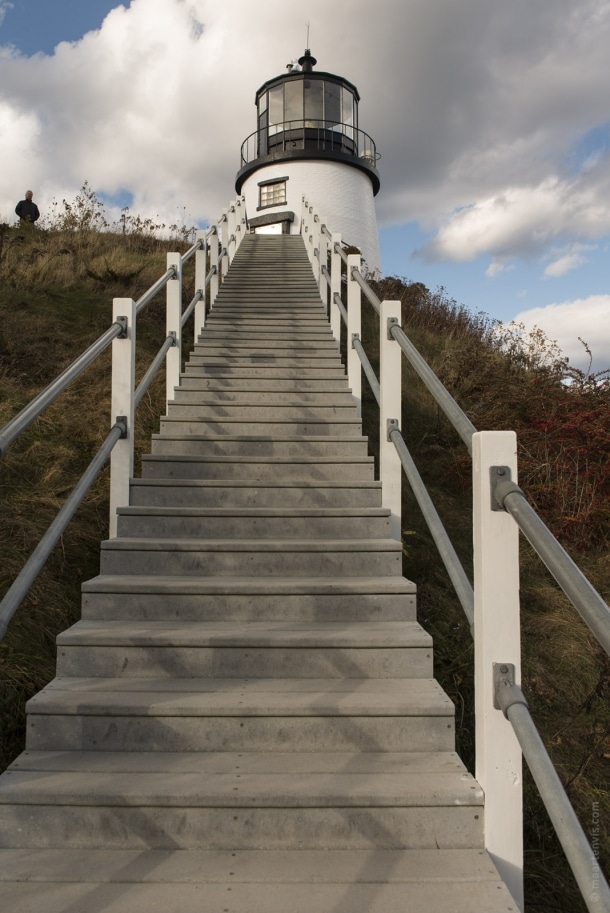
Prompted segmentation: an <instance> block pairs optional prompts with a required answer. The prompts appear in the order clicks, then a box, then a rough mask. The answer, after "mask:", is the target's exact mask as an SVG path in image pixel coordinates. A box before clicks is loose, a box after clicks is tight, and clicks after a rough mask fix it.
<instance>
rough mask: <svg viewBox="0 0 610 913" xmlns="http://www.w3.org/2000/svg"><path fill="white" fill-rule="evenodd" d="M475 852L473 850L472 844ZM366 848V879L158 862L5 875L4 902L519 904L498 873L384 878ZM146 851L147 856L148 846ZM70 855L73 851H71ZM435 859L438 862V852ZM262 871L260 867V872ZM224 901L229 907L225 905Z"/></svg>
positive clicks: (308, 907) (244, 909) (27, 910)
mask: <svg viewBox="0 0 610 913" xmlns="http://www.w3.org/2000/svg"><path fill="white" fill-rule="evenodd" d="M122 852H125V851H122ZM151 852H154V851H151ZM200 852H201V851H200V850H198V851H197V853H200ZM472 852H473V854H474V853H475V852H477V851H472ZM144 853H145V851H144V850H142V851H138V852H137V856H138V857H141V856H142V855H144ZM369 853H370V855H371V856H374V858H375V859H377V858H378V857H379V870H377V869H376V868H375V866H374V864H373V863H371V864H369V866H368V872H369V873H370V878H371V879H372V880H371V882H370V883H369V882H366V883H360V882H356V883H349V884H348V883H347V882H340V883H338V884H337V883H324V884H319V883H315V882H314V883H312V882H311V881H310V880H309V878H308V873H307V871H305V873H304V874H303V877H302V879H301V880H299V879H297V877H296V876H294V880H293V881H291V882H289V883H279V884H278V883H275V882H274V883H271V884H269V883H267V882H264V883H263V882H254V883H250V882H247V883H245V884H240V883H239V882H238V881H237V879H235V878H234V877H231V878H229V879H228V880H227V882H226V883H225V882H223V883H218V882H212V883H209V882H207V881H205V874H204V872H205V870H202V880H203V883H193V881H192V880H191V879H190V878H189V877H188V876H186V878H187V880H186V881H185V882H179V883H178V884H176V883H175V882H170V883H169V884H168V883H166V882H165V881H164V878H165V875H164V872H165V869H162V870H161V871H162V873H163V874H162V875H161V876H160V878H161V879H163V883H156V882H154V881H153V882H152V883H150V882H146V881H143V883H127V884H106V883H102V884H98V883H97V882H93V883H87V882H85V883H69V884H60V883H57V882H53V881H50V882H46V883H45V882H36V883H31V882H28V883H27V884H24V883H22V882H18V883H14V882H7V883H6V884H5V885H4V886H3V892H2V896H3V898H6V905H7V909H10V910H15V911H16V910H19V911H20V913H21V911H23V913H36V911H39V910H44V911H45V913H65V911H66V910H79V911H80V910H86V909H89V908H90V906H89V905H90V898H91V896H92V895H93V896H94V897H95V900H96V904H97V909H98V910H104V911H105V913H157V911H158V913H201V910H202V909H206V910H219V911H220V910H225V911H226V910H229V909H230V911H231V913H285V911H287V910H289V911H290V913H311V911H312V910H316V911H331V910H332V911H335V910H336V911H339V910H345V911H349V913H404V911H405V895H408V897H409V909H411V910H425V911H426V913H447V910H451V913H479V911H480V913H507V911H511V910H515V909H517V908H516V907H515V904H514V901H512V898H511V897H510V894H509V893H508V891H507V889H506V888H505V886H504V885H503V884H500V883H496V882H495V881H485V882H483V883H480V882H479V881H478V879H477V880H475V878H474V877H473V879H472V881H470V880H464V881H463V882H461V883H458V884H457V885H455V886H452V885H450V884H449V883H448V881H443V882H441V883H430V882H428V881H425V880H424V881H420V882H416V881H409V882H408V883H403V882H400V881H399V882H397V883H395V882H393V881H390V882H389V883H385V882H383V881H382V872H383V871H384V869H385V865H386V863H385V860H384V856H383V855H382V854H381V853H379V852H375V853H373V851H372V850H370V851H369ZM115 854H116V855H118V851H115ZM160 855H162V856H163V857H164V858H165V859H167V857H168V855H169V856H170V857H171V858H172V859H173V858H175V857H176V856H177V855H178V851H175V850H174V851H167V850H165V851H163V852H162V853H160ZM224 855H225V857H232V856H233V855H235V856H238V855H241V854H238V853H235V854H230V853H228V852H227V853H225V854H224ZM271 855H272V856H273V855H274V854H271ZM125 856H126V867H128V868H130V869H132V868H133V867H132V866H130V865H129V861H128V858H129V857H128V853H126V852H125ZM146 856H147V857H148V853H146ZM333 856H334V852H333V853H328V857H329V859H328V861H329V863H330V862H332V859H333ZM33 858H35V857H33ZM72 858H73V857H72V853H70V854H69V855H68V859H72ZM80 858H81V854H80V852H79V853H78V854H77V855H76V858H75V862H74V865H75V866H76V865H78V860H80ZM0 859H1V857H0ZM149 862H150V864H151V865H154V864H155V862H154V857H151V858H149ZM282 862H283V860H282V859H280V860H279V861H278V866H281V865H282ZM391 864H392V863H389V865H391ZM489 864H491V863H489ZM270 865H272V863H270ZM439 865H442V860H440V859H439ZM85 871H88V870H87V869H85ZM136 871H137V869H136ZM220 871H222V870H221V869H220V870H219V872H220ZM264 874H265V869H264V867H263V868H262V869H261V875H262V876H264ZM86 877H87V878H90V877H93V876H89V875H87V876H86ZM228 892H229V893H228ZM228 897H230V898H231V900H230V901H228V900H227V898H228ZM229 902H230V904H231V906H230V907H229V906H227V904H228V903H229ZM202 905H204V906H202Z"/></svg>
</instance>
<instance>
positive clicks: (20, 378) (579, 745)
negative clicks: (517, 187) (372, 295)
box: [0, 185, 610, 913]
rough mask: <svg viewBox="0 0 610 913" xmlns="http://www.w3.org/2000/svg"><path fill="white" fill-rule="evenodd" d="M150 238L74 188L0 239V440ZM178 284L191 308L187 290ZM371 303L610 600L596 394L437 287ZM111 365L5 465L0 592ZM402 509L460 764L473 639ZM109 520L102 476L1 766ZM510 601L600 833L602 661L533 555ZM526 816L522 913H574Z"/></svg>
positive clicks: (416, 434)
mask: <svg viewBox="0 0 610 913" xmlns="http://www.w3.org/2000/svg"><path fill="white" fill-rule="evenodd" d="M79 200H80V202H79ZM157 228H158V226H154V225H152V224H151V223H143V222H142V221H141V220H139V219H134V218H132V217H131V216H129V214H128V213H127V214H124V218H123V220H122V221H121V222H120V223H119V224H117V225H114V226H108V225H107V223H106V221H105V218H104V215H103V211H102V209H101V207H100V206H99V204H98V203H97V200H96V199H95V195H94V194H92V193H91V192H90V191H89V190H88V188H87V187H86V185H85V187H84V188H83V191H82V192H81V194H80V195H79V197H77V199H76V200H75V201H74V202H73V203H70V204H68V203H66V202H65V201H64V203H63V204H62V205H61V206H58V207H56V211H55V214H54V216H53V217H52V219H50V220H49V221H48V223H47V227H46V228H44V229H43V230H38V229H29V230H28V229H27V228H26V229H25V230H24V229H23V228H21V227H11V226H8V225H2V226H0V426H2V425H4V424H5V423H6V422H7V421H8V420H9V419H10V418H11V417H12V416H13V415H15V414H16V413H17V412H18V411H19V409H20V408H22V407H23V406H24V405H25V404H26V403H27V402H28V401H29V400H30V399H31V398H32V397H33V396H34V395H35V394H36V393H37V392H38V391H39V390H40V389H42V388H43V387H44V386H45V385H46V384H47V383H48V382H49V381H51V380H52V379H53V378H54V377H55V376H56V375H57V374H58V373H59V372H60V371H61V370H63V369H64V368H65V367H66V366H67V365H68V364H69V363H70V362H71V361H72V360H73V358H74V357H76V355H78V354H79V353H80V352H81V351H83V350H84V349H85V348H86V346H87V345H88V344H90V343H91V342H92V341H93V340H94V339H96V338H97V337H98V336H99V335H100V333H101V332H103V331H104V330H105V329H106V328H107V327H108V325H109V324H110V323H111V308H112V298H113V297H114V296H119V297H133V298H137V297H139V295H141V294H142V292H143V291H144V290H145V289H146V288H147V287H148V286H149V285H150V284H152V282H154V281H155V280H156V279H157V278H158V277H159V276H160V275H161V274H162V273H163V272H164V271H165V254H166V252H167V251H168V250H176V249H178V250H180V251H184V250H185V249H186V246H187V244H186V242H187V234H188V233H187V232H186V231H185V230H179V229H177V228H176V226H174V227H173V229H174V235H175V237H174V239H173V240H171V241H161V240H159V239H158V237H157V235H158V231H157ZM100 229H103V230H100ZM109 229H110V230H109ZM185 289H188V290H189V291H191V293H192V281H190V284H189V279H188V278H187V279H186V282H185ZM377 293H378V294H379V296H380V297H385V298H393V299H396V298H400V300H401V302H402V320H403V327H404V329H405V332H406V333H407V334H408V335H409V337H410V338H411V340H412V341H413V342H414V343H415V345H416V346H417V347H418V348H419V350H420V351H421V352H422V354H423V355H424V357H425V358H426V359H427V360H428V362H429V363H430V364H431V365H432V367H433V368H434V370H435V371H436V372H437V374H438V375H439V377H440V378H441V380H442V381H443V383H445V385H446V386H447V387H448V388H449V390H450V391H451V392H452V394H453V395H454V396H455V397H456V399H457V400H458V401H459V402H460V404H461V406H462V408H463V409H464V410H465V411H466V412H467V414H468V415H469V417H470V418H471V420H472V422H473V423H474V425H475V426H476V427H477V428H478V429H481V430H482V429H506V428H509V429H514V430H516V431H517V434H518V439H519V472H520V478H519V481H520V484H521V487H522V488H524V489H525V491H526V493H527V494H528V497H529V498H530V500H531V501H532V503H533V504H534V506H535V507H536V509H537V510H538V511H539V512H540V514H541V515H542V516H543V518H544V519H545V521H546V522H547V523H548V525H549V526H550V527H551V529H552V531H553V532H554V533H555V535H557V537H558V538H559V539H560V541H561V542H562V544H564V546H565V547H566V548H567V549H568V550H569V551H570V553H571V554H572V556H573V557H574V559H575V560H576V561H577V563H578V564H579V565H580V567H581V569H582V570H583V571H584V572H585V573H586V574H587V576H588V577H589V578H590V579H591V580H592V582H593V583H594V585H595V586H596V587H597V589H598V590H599V591H600V592H601V593H602V595H603V596H604V598H606V599H608V597H609V596H610V557H609V553H608V544H609V539H610V500H609V494H610V461H609V457H608V454H609V453H610V408H609V407H610V385H609V384H608V381H607V379H604V377H602V376H598V377H596V378H593V377H590V376H589V375H587V374H585V373H582V372H578V371H575V370H572V369H570V367H569V366H568V365H567V364H566V363H565V362H564V361H562V359H561V358H559V357H558V353H557V352H556V351H555V349H554V347H553V345H552V344H551V343H549V342H548V340H546V339H545V338H544V337H543V336H542V335H541V334H538V335H536V336H534V337H533V338H529V339H525V340H524V339H523V338H522V337H521V336H520V334H519V333H518V332H517V331H516V330H515V329H514V328H513V329H511V330H505V331H504V333H503V334H501V333H499V332H498V328H497V327H495V326H494V325H493V323H492V322H491V321H490V320H489V319H488V318H486V317H485V316H484V315H473V314H471V313H470V312H468V311H467V310H466V309H465V308H464V307H462V306H460V305H458V304H456V303H455V302H454V301H452V300H451V299H450V298H448V297H447V295H446V294H445V292H444V291H443V290H439V291H437V292H435V293H431V292H430V291H429V290H428V289H426V288H425V287H424V286H422V285H421V284H419V283H411V282H407V281H405V280H401V279H396V278H391V279H386V280H384V281H382V282H381V283H379V284H378V287H377ZM185 295H186V296H187V297H189V296H188V293H187V292H186V291H185ZM162 298H163V295H161V296H160V299H159V302H158V303H157V302H153V303H152V304H151V305H149V307H148V308H147V310H146V311H145V316H144V319H143V320H142V321H139V323H138V344H139V349H140V353H141V354H140V356H139V357H140V361H139V363H138V372H139V375H140V376H141V375H142V374H143V372H144V371H145V369H146V367H147V366H148V364H149V362H150V360H151V358H152V357H153V355H154V353H155V352H156V351H157V349H158V347H159V345H160V343H161V341H162V340H163V338H164V335H165V331H164V320H165V318H164V306H163V301H162ZM363 307H364V312H365V323H364V327H363V337H364V338H365V344H366V345H367V347H368V345H369V344H370V347H371V348H372V349H373V350H374V349H375V348H376V344H377V343H376V317H375V315H374V313H373V312H372V309H370V308H369V307H368V306H367V305H366V304H364V305H363ZM367 337H368V343H367ZM187 338H188V336H187ZM187 348H188V346H187ZM108 367H109V353H108V352H107V353H105V354H104V356H102V357H101V358H100V359H99V360H98V361H97V362H96V363H95V365H93V366H92V367H91V368H89V369H88V370H87V371H86V372H85V374H84V375H82V377H81V378H79V379H78V380H77V381H76V382H75V383H74V384H72V386H71V387H70V388H68V390H67V391H66V392H65V393H64V394H62V396H61V397H60V398H59V399H58V400H57V401H56V403H55V404H54V405H53V406H52V407H51V408H50V409H49V410H47V412H46V413H44V414H43V415H42V416H41V417H40V418H39V419H38V420H37V422H36V423H35V424H34V425H33V426H32V427H31V428H30V429H29V430H28V431H27V432H26V433H24V434H23V435H22V436H21V438H20V439H19V440H18V441H17V442H16V443H15V444H14V445H13V446H12V448H11V449H10V450H9V451H8V453H7V454H6V456H5V457H4V458H2V459H1V460H0V498H1V499H2V512H1V514H0V549H1V554H2V561H1V563H0V597H1V596H2V595H4V593H5V592H6V590H7V589H8V587H9V586H10V584H11V583H12V581H13V580H14V578H15V577H16V575H17V574H18V572H19V570H20V569H21V567H22V566H23V564H24V562H25V560H26V559H27V557H28V556H29V554H30V553H31V551H32V549H33V547H34V545H35V544H36V543H37V542H38V540H39V538H40V537H41V535H42V534H43V532H44V531H45V530H46V528H47V527H48V525H49V523H50V522H51V520H52V519H53V517H54V516H55V513H56V512H57V510H58V509H59V507H60V506H61V504H62V503H63V501H64V500H65V498H66V496H67V495H68V494H69V492H70V491H71V490H72V488H73V487H74V484H75V483H76V481H77V479H78V478H79V476H80V474H81V473H82V472H83V470H84V469H85V467H86V465H87V464H88V462H89V460H90V459H91V457H92V455H93V453H94V452H95V450H96V449H97V447H98V446H99V444H100V443H101V441H102V440H103V438H104V437H105V435H106V433H107V431H108V428H109V427H110V410H109V372H108ZM161 375H162V372H161ZM403 377H404V380H403V387H404V406H403V410H404V411H403V416H402V425H403V433H404V435H405V438H406V439H407V442H408V444H409V446H410V448H411V450H412V453H413V455H414V458H415V460H416V462H417V464H418V466H419V468H420V471H421V472H422V475H423V476H424V478H425V480H426V482H427V484H428V486H429V490H430V492H431V495H432V497H433V499H434V501H435V504H436V506H437V509H438V510H439V513H440V514H441V516H442V518H443V520H444V522H445V524H446V526H447V528H448V530H449V532H450V534H451V537H452V539H453V541H454V545H455V546H456V548H457V550H458V553H459V554H460V557H461V558H462V560H463V562H464V564H465V567H466V569H467V570H468V571H470V569H471V564H472V546H471V539H472V533H471V481H470V472H471V470H470V461H469V458H468V454H467V452H466V450H465V448H464V446H463V444H462V443H461V441H459V439H458V438H457V435H456V434H455V432H453V430H452V429H451V428H450V426H449V425H448V423H447V422H446V421H445V419H444V417H443V416H442V415H441V414H440V413H439V410H438V409H437V407H436V406H435V405H434V403H433V402H432V401H431V399H430V397H429V396H428V394H427V393H426V392H425V391H424V390H423V387H422V385H421V383H420V382H419V381H418V379H417V378H416V377H415V376H414V375H412V373H411V372H410V370H409V369H408V368H407V366H406V364H405V367H404V373H403ZM566 379H568V380H569V381H570V383H569V384H566V383H565V381H566ZM163 380H164V378H163V376H161V377H159V378H158V379H157V380H156V381H155V383H154V384H153V386H152V387H151V388H150V390H149V393H148V395H147V397H145V399H144V401H143V403H142V404H141V405H140V408H139V410H138V416H137V442H136V449H137V451H139V452H146V451H147V450H148V448H149V439H150V434H151V432H153V431H154V430H156V426H157V424H158V416H159V415H160V414H161V413H162V411H163V410H164V407H163V395H164V389H163ZM373 405H374V401H373V398H372V395H371V394H370V393H365V416H364V418H365V431H367V433H368V434H369V436H370V439H371V440H372V441H374V440H375V438H376V434H377V432H376V430H375V416H374V409H373ZM404 488H405V489H406V488H407V486H406V485H405V486H404ZM404 502H405V503H404V506H403V527H404V529H403V533H404V571H405V574H406V576H408V577H410V578H411V579H413V580H415V581H416V583H417V585H418V592H419V597H418V601H419V613H420V620H421V621H422V624H423V625H424V626H425V627H426V628H427V629H428V630H429V631H430V632H431V633H432V634H433V635H434V638H435V656H436V674H437V677H438V678H439V680H440V681H441V683H442V685H443V686H444V687H445V689H446V690H447V691H448V693H449V694H450V695H451V697H452V698H453V700H454V701H455V704H456V716H457V728H458V747H459V750H460V753H461V755H462V757H463V758H464V760H465V762H466V763H467V764H468V765H469V767H471V769H472V768H473V736H474V731H473V715H472V643H471V639H470V634H469V631H468V626H467V624H466V622H465V619H464V618H463V614H462V610H461V608H460V606H459V604H458V603H457V599H456V598H455V596H454V595H453V593H452V590H451V586H450V583H449V580H448V578H447V576H446V573H445V571H444V569H443V568H442V565H441V563H440V560H438V559H437V556H436V553H435V550H434V545H433V543H432V540H431V538H430V536H429V534H428V532H427V531H426V529H425V528H424V525H423V522H422V520H421V518H420V515H419V510H418V508H417V506H416V505H415V503H414V501H413V499H412V497H411V496H410V494H409V492H408V491H406V490H405V493H404ZM107 512H108V503H107V472H105V473H103V474H102V476H101V477H100V479H99V480H98V482H96V483H95V485H94V486H93V489H92V490H91V492H90V494H89V496H88V497H87V500H86V502H85V503H84V504H83V505H82V507H81V508H80V509H79V511H78V513H77V515H76V517H75V519H74V520H73V522H72V524H71V525H70V527H69V528H68V531H67V533H66V534H65V535H64V537H63V539H62V541H61V543H60V545H59V546H58V547H57V548H56V549H55V552H54V553H53V555H52V556H51V558H50V560H49V562H48V563H47V566H46V567H45V569H44V570H43V572H42V573H41V574H40V576H39V577H38V579H37V581H36V583H35V585H34V586H33V588H32V590H31V592H30V594H29V595H28V597H27V598H26V600H25V601H24V603H23V605H22V607H21V608H20V610H19V611H18V613H17V615H16V616H15V618H14V619H13V622H12V623H11V625H10V628H9V632H8V635H7V637H6V638H5V640H4V642H3V643H2V644H1V645H0V733H1V742H0V767H1V768H3V767H4V766H6V765H7V764H8V763H10V762H11V760H12V759H13V758H14V757H15V756H16V754H17V753H18V752H19V751H21V750H22V747H23V740H24V704H25V701H26V700H27V699H28V698H29V697H30V696H31V695H32V694H34V693H35V692H36V691H38V690H39V689H40V688H42V687H43V686H44V685H45V684H46V682H47V681H49V680H50V679H51V678H52V676H53V674H54V668H55V637H56V635H57V633H58V632H59V631H61V630H63V629H65V628H66V627H68V626H69V625H70V624H72V623H73V622H74V621H75V620H76V619H77V618H78V617H79V611H80V585H81V583H82V581H83V580H86V579H88V578H89V577H92V576H94V575H95V574H97V572H98V566H99V543H100V541H101V540H102V539H104V538H105V537H106V536H107ZM521 586H522V622H523V666H524V671H523V689H524V691H525V693H526V696H527V698H528V701H529V702H530V706H531V709H532V713H533V715H534V718H535V720H536V722H537V724H538V726H539V728H540V730H541V732H542V735H543V738H544V741H545V743H546V745H547V747H548V749H549V751H550V753H551V755H552V757H553V760H554V763H555V765H556V767H557V769H558V771H559V774H560V777H561V779H562V781H563V782H564V784H565V785H566V788H567V790H568V793H569V794H570V797H571V799H572V801H573V803H574V805H575V807H576V809H577V812H578V814H579V817H580V820H581V823H582V825H583V828H584V830H585V832H586V833H587V834H588V835H589V837H590V839H593V828H594V826H595V822H596V821H597V823H598V824H599V823H600V822H601V823H602V830H603V823H604V822H606V824H607V822H608V821H609V820H610V794H609V789H608V775H607V771H608V759H609V758H610V714H609V704H610V662H609V660H608V657H607V656H606V655H605V654H604V653H603V652H602V651H601V648H599V647H598V645H597V643H596V641H595V640H594V638H593V636H592V635H590V634H589V632H588V630H587V628H586V627H585V626H584V624H583V623H582V622H581V621H580V619H579V618H578V616H577V615H576V613H575V611H574V610H573V609H572V608H571V606H570V605H569V603H568V602H567V600H566V599H565V598H564V597H563V595H562V594H561V592H560V591H559V590H558V588H557V586H556V585H555V584H554V582H553V581H552V579H551V578H550V576H549V575H548V573H547V572H546V571H545V569H544V568H543V566H542V565H541V563H540V562H539V560H538V559H536V558H535V557H534V556H532V553H531V550H530V549H529V547H528V546H527V544H524V545H523V555H522V582H521ZM525 815H526V844H527V860H526V868H527V909H528V911H532V913H533V911H536V913H542V911H544V913H550V911H565V913H568V911H570V913H576V911H579V910H583V909H584V907H583V905H582V901H581V900H580V897H579V895H578V894H577V891H576V888H575V886H574V883H573V879H572V877H571V875H570V874H569V871H568V868H567V864H566V862H565V860H564V859H563V857H562V853H561V849H560V848H559V846H558V843H557V841H556V838H555V837H554V834H553V830H552V827H551V825H550V823H549V822H548V819H547V816H546V813H545V811H544V808H543V807H542V805H541V802H540V800H539V799H538V798H537V793H536V791H535V789H534V788H533V787H532V785H531V783H530V782H529V779H527V782H526V809H525ZM605 830H606V831H607V827H606V829H605ZM604 840H605V841H606V842H604ZM599 841H600V842H599V844H597V843H596V848H598V849H599V852H600V861H601V862H602V864H603V865H604V866H606V867H607V863H608V860H609V859H610V847H609V846H608V842H607V838H606V837H603V839H602V835H601V834H600V835H599Z"/></svg>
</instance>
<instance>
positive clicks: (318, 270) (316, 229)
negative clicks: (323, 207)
mask: <svg viewBox="0 0 610 913" xmlns="http://www.w3.org/2000/svg"><path fill="white" fill-rule="evenodd" d="M321 229H322V222H321V221H320V216H319V215H318V214H317V212H314V214H313V223H312V242H311V243H312V248H313V258H312V261H311V263H312V266H313V274H314V277H315V280H316V282H317V284H318V287H320V280H321V278H322V275H321V274H322V257H321V256H320V239H321V236H322V230H321Z"/></svg>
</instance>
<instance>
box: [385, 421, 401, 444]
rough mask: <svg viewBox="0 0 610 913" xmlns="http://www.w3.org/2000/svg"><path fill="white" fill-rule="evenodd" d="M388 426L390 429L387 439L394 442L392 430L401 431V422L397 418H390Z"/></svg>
mask: <svg viewBox="0 0 610 913" xmlns="http://www.w3.org/2000/svg"><path fill="white" fill-rule="evenodd" d="M386 428H387V429H388V435H387V440H388V441H389V442H390V443H392V432H393V431H400V422H399V421H398V419H397V418H389V419H388V420H387V422H386Z"/></svg>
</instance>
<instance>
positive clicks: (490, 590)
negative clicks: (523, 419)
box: [472, 431, 523, 909]
mask: <svg viewBox="0 0 610 913" xmlns="http://www.w3.org/2000/svg"><path fill="white" fill-rule="evenodd" d="M472 444H473V453H472V458H473V527H474V633H475V651H474V668H475V714H476V736H475V739H476V778H477V780H478V782H479V783H480V785H481V786H482V788H483V791H484V793H485V846H486V849H487V851H488V853H489V854H490V856H491V858H492V859H493V861H494V863H495V865H496V867H497V869H498V871H499V873H500V875H501V876H502V878H503V879H504V881H505V882H506V884H507V886H508V889H509V891H510V892H511V894H512V895H513V897H514V899H515V902H516V903H517V904H518V905H519V907H520V908H521V909H523V804H522V760H521V749H520V747H519V743H518V741H517V737H516V736H515V734H514V732H513V728H512V726H511V725H510V723H509V722H508V720H507V719H505V717H504V714H503V713H502V711H501V710H496V709H495V708H494V679H493V667H494V663H497V664H499V665H502V664H506V663H511V664H512V665H514V667H515V684H520V679H521V653H520V633H519V532H518V528H517V525H516V523H515V521H514V520H513V518H512V517H511V516H510V515H509V514H508V513H506V512H504V511H502V510H500V511H496V510H493V509H492V503H491V479H490V472H492V471H495V470H492V467H502V468H508V469H509V470H510V473H511V478H512V480H513V481H514V482H516V481H517V438H516V435H515V433H514V432H513V431H480V432H477V433H476V434H475V435H474V436H473V441H472Z"/></svg>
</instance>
